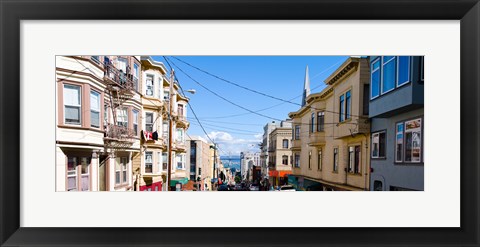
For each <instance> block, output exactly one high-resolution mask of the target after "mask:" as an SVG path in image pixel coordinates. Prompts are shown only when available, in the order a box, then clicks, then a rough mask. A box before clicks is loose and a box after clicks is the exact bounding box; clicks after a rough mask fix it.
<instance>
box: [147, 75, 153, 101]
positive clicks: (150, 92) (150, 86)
mask: <svg viewBox="0 0 480 247" xmlns="http://www.w3.org/2000/svg"><path fill="white" fill-rule="evenodd" d="M153 82H154V80H153V75H147V77H146V82H145V83H146V89H145V94H146V95H147V96H152V97H153V92H154V91H153Z"/></svg>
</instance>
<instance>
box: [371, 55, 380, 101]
mask: <svg viewBox="0 0 480 247" xmlns="http://www.w3.org/2000/svg"><path fill="white" fill-rule="evenodd" d="M377 62H379V63H380V64H379V65H378V68H377V69H374V70H372V71H371V72H370V78H372V77H373V73H375V72H377V70H380V80H379V81H378V95H377V96H373V86H372V82H371V81H370V100H373V99H376V98H378V97H380V95H382V89H381V86H382V57H378V58H376V59H375V60H373V62H371V63H370V64H371V66H372V68H373V64H374V63H377ZM370 80H371V79H370Z"/></svg>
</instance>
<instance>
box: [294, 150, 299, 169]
mask: <svg viewBox="0 0 480 247" xmlns="http://www.w3.org/2000/svg"><path fill="white" fill-rule="evenodd" d="M294 159H295V167H300V154H298V153H296V154H294Z"/></svg>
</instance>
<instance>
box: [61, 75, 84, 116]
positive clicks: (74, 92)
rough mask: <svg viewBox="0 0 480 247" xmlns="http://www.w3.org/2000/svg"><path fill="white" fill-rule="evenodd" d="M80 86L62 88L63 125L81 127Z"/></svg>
mask: <svg viewBox="0 0 480 247" xmlns="http://www.w3.org/2000/svg"><path fill="white" fill-rule="evenodd" d="M80 89H81V87H80V86H74V85H67V84H65V85H64V86H63V102H64V105H65V112H64V113H65V114H64V115H65V116H64V117H65V124H75V125H81V112H82V101H81V93H80Z"/></svg>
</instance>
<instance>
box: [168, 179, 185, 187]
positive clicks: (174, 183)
mask: <svg viewBox="0 0 480 247" xmlns="http://www.w3.org/2000/svg"><path fill="white" fill-rule="evenodd" d="M177 183H180V184H182V185H184V184H186V183H188V178H173V179H172V180H170V186H175V185H176V184H177Z"/></svg>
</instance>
